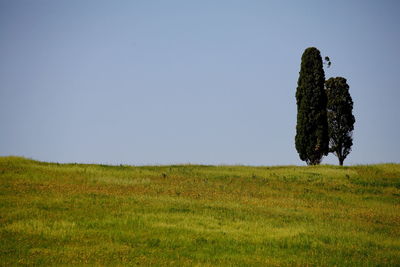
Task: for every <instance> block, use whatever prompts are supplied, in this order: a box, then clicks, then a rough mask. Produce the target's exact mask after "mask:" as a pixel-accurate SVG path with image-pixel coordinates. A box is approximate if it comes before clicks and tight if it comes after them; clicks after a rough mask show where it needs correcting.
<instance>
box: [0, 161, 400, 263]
mask: <svg viewBox="0 0 400 267" xmlns="http://www.w3.org/2000/svg"><path fill="white" fill-rule="evenodd" d="M0 264H1V265H3V266H9V265H19V264H21V265H74V264H78V265H85V264H89V265H172V266H185V265H186V266H187V265H198V266H211V265H223V266H226V265H239V266H240V265H241V266H248V265H255V266H286V265H291V266H292V265H301V266H304V265H318V266H335V265H337V266H377V265H379V266H394V265H400V165H398V164H380V165H368V166H352V167H338V166H315V167H295V166H283V167H246V166H198V165H174V166H143V167H132V166H105V165H88V164H56V163H45V162H38V161H34V160H29V159H25V158H19V157H0Z"/></svg>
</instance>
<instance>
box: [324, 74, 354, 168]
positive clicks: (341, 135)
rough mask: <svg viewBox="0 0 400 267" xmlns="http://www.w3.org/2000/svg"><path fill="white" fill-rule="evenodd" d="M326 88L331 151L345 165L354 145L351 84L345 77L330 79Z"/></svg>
mask: <svg viewBox="0 0 400 267" xmlns="http://www.w3.org/2000/svg"><path fill="white" fill-rule="evenodd" d="M325 88H326V89H325V90H326V95H327V97H328V104H327V112H328V114H327V116H328V127H329V151H330V152H332V153H334V154H335V155H336V156H337V158H338V159H339V164H340V165H343V161H344V160H345V159H346V157H347V156H348V155H349V153H350V152H351V147H352V145H353V130H354V123H355V118H354V116H353V100H352V98H351V96H350V92H349V85H348V84H347V81H346V79H345V78H343V77H336V78H330V79H328V80H327V81H326V83H325Z"/></svg>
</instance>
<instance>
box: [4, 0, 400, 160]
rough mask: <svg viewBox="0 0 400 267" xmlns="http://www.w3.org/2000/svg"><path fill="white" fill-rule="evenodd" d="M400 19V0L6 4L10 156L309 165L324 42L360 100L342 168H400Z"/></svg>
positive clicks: (331, 72)
mask: <svg viewBox="0 0 400 267" xmlns="http://www.w3.org/2000/svg"><path fill="white" fill-rule="evenodd" d="M399 14H400V2H399V1H320V0H318V1H228V0H227V1H89V0H84V1H81V0H79V1H78V0H72V1H70V0H68V1H67V0H66V1H52V0H38V1H28V0H22V1H18V0H13V1H11V0H0V109H1V110H0V125H1V134H0V155H20V156H26V157H31V158H34V159H38V160H43V161H53V162H55V161H57V162H86V163H109V164H120V163H123V164H171V163H201V164H250V165H286V164H298V165H302V164H304V162H302V161H300V160H299V158H298V154H297V152H296V149H295V146H294V136H295V125H296V103H295V90H296V85H297V79H298V73H299V70H300V58H301V54H302V52H303V51H304V49H305V48H307V47H309V46H316V47H318V48H319V49H320V50H321V53H322V55H323V56H326V55H327V56H329V57H330V58H331V60H332V67H331V68H330V69H327V70H326V77H327V78H329V77H332V76H343V77H345V78H347V79H348V83H349V85H350V93H351V95H352V97H353V100H354V103H355V105H354V114H355V117H356V120H357V121H356V125H355V132H354V146H353V152H352V153H351V154H350V156H349V157H348V159H347V160H346V161H345V164H357V163H362V164H365V163H380V162H400V141H399V137H400V105H399V103H398V102H399V99H400V90H399V89H400V88H399V84H400V82H399V77H400V66H399V64H400V62H399V59H400V16H399ZM323 163H334V164H337V160H336V158H334V157H333V156H329V157H327V158H325V159H324V161H323Z"/></svg>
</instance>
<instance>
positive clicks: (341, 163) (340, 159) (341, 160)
mask: <svg viewBox="0 0 400 267" xmlns="http://www.w3.org/2000/svg"><path fill="white" fill-rule="evenodd" d="M343 161H344V158H339V165H340V166H343Z"/></svg>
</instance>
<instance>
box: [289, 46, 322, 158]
mask: <svg viewBox="0 0 400 267" xmlns="http://www.w3.org/2000/svg"><path fill="white" fill-rule="evenodd" d="M324 83H325V73H324V69H323V63H322V58H321V54H320V52H319V50H318V49H317V48H315V47H309V48H307V49H306V50H305V51H304V53H303V55H302V57H301V68H300V76H299V79H298V82H297V91H296V102H297V125H296V138H295V143H296V150H297V152H298V153H299V156H300V159H301V160H304V161H306V163H307V164H308V165H316V164H319V163H320V162H321V159H322V157H323V156H324V155H327V154H328V152H329V136H328V122H327V111H326V105H327V97H326V93H325V90H324Z"/></svg>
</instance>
